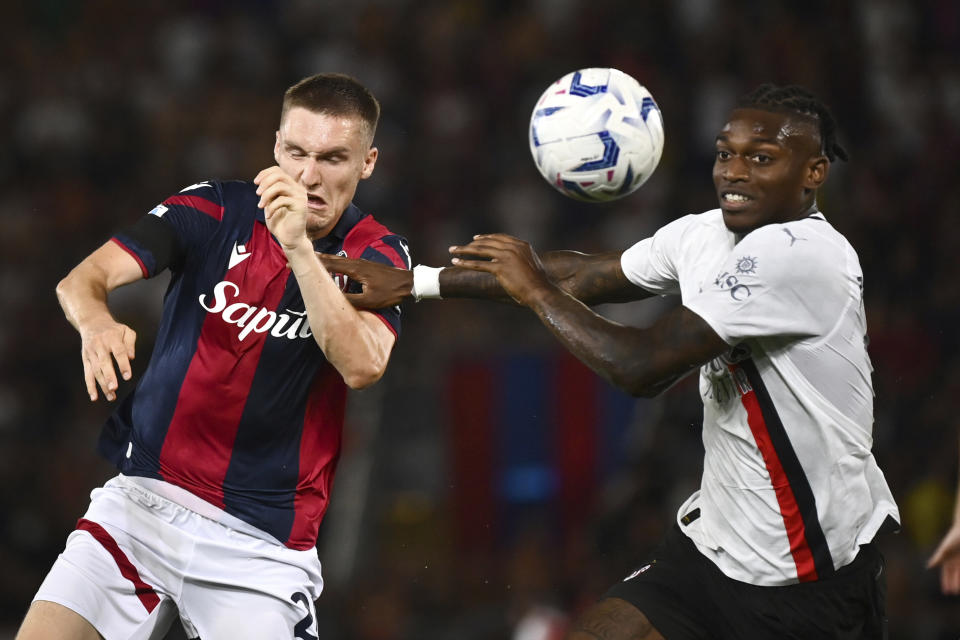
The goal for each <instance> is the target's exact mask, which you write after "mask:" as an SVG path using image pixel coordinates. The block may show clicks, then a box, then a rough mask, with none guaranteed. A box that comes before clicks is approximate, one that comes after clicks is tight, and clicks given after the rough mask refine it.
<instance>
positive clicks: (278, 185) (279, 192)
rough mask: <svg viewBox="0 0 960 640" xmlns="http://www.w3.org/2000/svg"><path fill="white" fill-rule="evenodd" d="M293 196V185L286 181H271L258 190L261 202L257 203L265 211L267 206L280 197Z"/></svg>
mask: <svg viewBox="0 0 960 640" xmlns="http://www.w3.org/2000/svg"><path fill="white" fill-rule="evenodd" d="M292 194H293V186H292V185H291V184H288V183H287V182H286V181H285V180H272V179H271V180H270V181H268V182H266V183H264V184H262V185H260V186H259V187H258V188H257V195H259V196H260V202H258V203H257V206H258V207H260V208H261V209H263V208H264V207H265V205H269V204H270V203H271V202H273V201H274V200H276V199H277V198H278V197H280V196H287V197H289V196H291V195H292Z"/></svg>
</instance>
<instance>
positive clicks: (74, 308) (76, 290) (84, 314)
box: [56, 263, 112, 331]
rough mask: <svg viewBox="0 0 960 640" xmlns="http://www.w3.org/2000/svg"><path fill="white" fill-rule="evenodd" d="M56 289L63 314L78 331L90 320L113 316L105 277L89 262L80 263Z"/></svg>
mask: <svg viewBox="0 0 960 640" xmlns="http://www.w3.org/2000/svg"><path fill="white" fill-rule="evenodd" d="M56 291H57V300H58V301H59V302H60V307H61V308H62V309H63V315H64V316H66V318H67V321H68V322H69V323H70V324H71V325H73V328H74V329H76V330H77V331H80V330H81V328H82V327H83V325H84V324H86V323H88V322H92V321H96V320H99V319H101V318H103V317H105V316H106V317H111V318H112V316H111V315H110V309H109V308H108V306H107V295H108V293H109V290H108V288H107V285H106V282H105V278H104V277H100V275H99V274H98V273H97V271H96V269H95V268H94V267H93V266H91V265H89V264H87V263H81V264H79V265H78V266H76V267H75V268H74V269H73V270H72V271H71V272H70V273H69V274H67V276H66V277H65V278H63V280H61V281H60V282H59V283H57V289H56Z"/></svg>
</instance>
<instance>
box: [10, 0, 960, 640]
mask: <svg viewBox="0 0 960 640" xmlns="http://www.w3.org/2000/svg"><path fill="white" fill-rule="evenodd" d="M9 4H10V3H5V5H4V7H3V12H2V19H0V42H2V45H0V51H2V52H3V57H2V63H0V122H2V123H3V124H2V127H0V143H2V149H3V153H2V154H0V185H2V189H0V223H2V227H0V230H2V233H0V296H2V297H0V300H2V308H3V313H2V314H0V505H2V509H0V567H2V569H0V575H2V578H0V638H6V637H12V635H13V632H14V629H15V628H16V625H17V624H18V622H19V620H20V618H21V617H22V615H23V613H24V612H25V610H26V608H27V606H28V603H29V601H30V599H31V597H32V594H33V593H34V591H35V590H36V588H37V586H38V585H39V583H40V581H41V580H42V579H43V576H44V575H45V572H46V570H47V569H48V567H49V565H50V564H51V563H52V561H53V560H54V558H55V557H56V555H57V553H59V551H60V550H61V549H62V546H63V543H64V540H65V538H66V535H67V533H68V532H69V531H70V530H71V529H72V528H73V525H74V522H75V521H76V518H77V517H79V516H80V515H81V514H82V512H83V510H84V508H85V506H86V503H87V497H88V493H89V491H90V490H91V489H92V488H93V487H94V486H97V485H98V484H100V483H102V482H103V481H104V480H105V479H107V478H108V477H110V475H112V470H111V469H110V468H109V467H108V466H107V465H106V464H105V463H104V462H102V461H100V460H99V459H98V458H97V456H96V454H95V453H94V450H93V446H94V442H95V438H96V434H97V432H98V429H99V426H100V424H101V423H102V421H103V419H104V418H105V416H106V415H107V413H108V411H109V410H110V407H108V406H106V404H105V403H103V402H102V401H101V402H100V403H97V404H91V403H90V402H89V401H88V400H87V398H86V397H85V394H84V389H83V383H82V369H81V365H80V361H79V357H78V356H79V346H80V341H79V338H78V336H77V335H76V333H75V332H74V331H73V330H72V328H71V327H70V326H69V325H68V324H67V322H66V321H65V320H64V319H63V317H62V314H61V312H60V310H59V308H58V306H57V303H56V299H55V296H54V286H55V284H56V282H57V281H58V280H59V278H61V277H62V276H63V275H65V274H66V273H67V271H69V269H70V268H71V267H72V266H73V265H74V264H76V263H77V262H78V261H80V260H81V259H82V258H83V257H84V256H85V255H86V254H88V253H89V252H90V251H92V250H93V249H94V248H96V247H97V246H99V245H100V244H101V243H102V242H104V241H105V240H106V239H107V238H108V237H109V236H110V234H111V232H112V231H113V230H115V229H117V228H119V227H122V226H125V225H128V224H130V223H132V222H133V221H135V220H137V219H138V218H139V216H141V215H142V214H143V213H145V212H146V211H148V210H150V209H151V208H152V207H153V206H154V205H155V204H157V203H158V202H160V201H161V200H163V199H164V198H166V197H167V196H168V195H171V194H173V193H175V192H177V191H179V190H180V189H182V188H183V187H185V186H187V185H190V184H193V183H195V182H198V181H200V180H204V179H208V178H224V179H232V178H243V179H250V178H252V177H253V176H254V175H255V174H256V173H257V172H258V171H259V170H260V169H262V168H263V167H265V166H268V165H269V164H272V162H273V160H272V156H271V152H272V146H273V137H274V131H275V129H276V126H277V119H278V116H279V109H280V98H281V95H282V92H283V90H284V89H285V88H286V87H287V86H289V85H290V84H292V83H293V82H295V81H296V80H298V79H300V78H301V77H303V76H306V75H310V74H312V73H315V72H318V71H325V70H333V71H344V72H348V73H351V74H353V75H355V76H357V77H358V78H359V79H360V80H361V81H363V82H364V83H365V84H367V85H368V86H370V87H371V88H372V89H373V90H374V92H375V93H376V94H377V96H378V97H379V99H380V100H381V102H382V105H383V111H384V115H383V121H382V124H381V126H380V129H379V132H378V135H377V141H376V142H377V145H378V146H379V148H380V153H381V155H380V161H379V162H378V165H377V168H376V172H375V174H374V177H373V179H372V180H370V181H369V182H367V183H364V184H362V185H361V188H360V191H359V192H358V203H359V204H360V205H361V206H362V207H363V208H364V209H365V210H367V211H369V212H372V213H374V214H375V215H376V216H377V217H378V218H379V219H380V220H381V221H382V222H385V223H386V224H387V225H388V226H390V227H391V228H393V229H394V230H396V231H397V232H399V233H401V234H403V235H405V236H407V237H408V238H409V240H410V244H411V248H412V252H413V256H414V261H415V262H420V263H425V264H434V265H439V264H444V263H445V262H446V247H447V246H449V245H450V244H454V243H461V242H464V241H466V240H468V239H469V237H470V236H471V235H472V234H474V233H478V232H488V231H506V232H510V233H514V234H516V235H519V236H521V237H524V238H525V239H528V240H530V241H531V242H532V243H533V244H534V245H535V246H536V247H537V248H539V249H544V250H546V249H552V248H568V247H569V248H577V249H580V250H584V251H600V250H620V249H624V248H626V247H627V246H629V245H630V244H632V243H633V242H634V241H636V240H639V239H641V238H643V237H645V236H646V235H648V234H649V233H650V232H652V231H653V230H654V229H655V228H657V227H658V226H660V225H661V224H663V223H665V222H667V221H669V220H672V219H674V218H676V217H678V216H680V215H683V214H686V213H693V212H699V211H702V210H706V209H710V208H713V207H714V206H715V205H716V200H715V196H714V194H713V192H712V185H711V181H710V166H711V163H712V139H713V136H714V135H715V133H716V130H717V128H718V126H719V125H720V124H721V123H722V118H724V117H725V115H726V113H727V110H728V108H729V107H730V106H731V105H732V103H733V101H734V100H735V98H736V97H737V96H739V95H740V94H742V93H745V92H746V91H748V90H750V89H752V88H753V87H754V86H755V85H757V84H759V83H760V82H763V81H768V80H772V81H776V82H780V83H801V84H804V85H806V86H808V87H809V88H811V89H812V90H814V91H815V92H816V93H817V94H819V95H820V96H821V97H823V98H824V100H825V101H826V102H827V103H828V104H830V105H832V107H833V109H834V112H835V114H836V116H837V119H838V121H839V123H840V127H841V141H842V142H843V143H844V144H845V145H846V147H847V148H848V150H849V151H850V153H851V161H850V162H849V163H848V164H844V163H837V164H835V165H834V166H833V168H832V175H831V178H830V181H829V182H828V183H827V185H826V186H825V187H824V188H823V189H822V192H821V197H820V204H821V207H822V209H823V210H824V211H825V213H826V215H827V217H828V219H829V220H830V221H831V222H832V223H833V224H834V225H835V226H836V227H837V228H838V229H840V230H841V231H842V232H843V233H844V234H845V235H846V236H847V237H848V238H849V239H850V241H851V242H852V243H853V245H854V247H855V248H856V249H857V250H858V252H859V255H860V260H861V263H862V266H863V269H864V273H865V280H866V298H867V306H868V319H869V324H870V336H871V346H870V353H871V356H872V358H873V362H874V365H875V367H876V371H875V375H874V384H875V388H876V392H877V397H876V424H875V429H874V435H875V452H876V456H877V458H878V460H879V461H880V464H881V467H882V468H883V469H884V471H885V473H886V474H887V478H888V480H889V482H890V484H891V486H892V488H893V491H894V493H895V495H896V497H897V500H898V503H899V505H900V508H901V513H902V516H903V521H904V523H903V524H904V526H903V530H902V532H901V533H900V534H898V535H896V536H890V537H888V538H885V539H883V540H882V547H883V549H884V551H885V553H886V555H887V558H888V566H889V573H888V579H889V613H890V619H891V630H892V634H891V635H892V637H893V638H910V639H912V640H924V639H940V638H956V637H957V635H958V633H960V619H958V618H960V615H958V612H960V607H958V606H957V601H956V600H955V599H949V598H945V597H943V596H941V595H940V594H939V588H938V581H937V574H936V572H933V571H927V570H925V569H924V564H925V561H926V558H927V557H928V556H929V553H930V552H931V550H932V548H933V547H934V546H935V543H936V541H937V540H938V537H939V536H940V535H941V534H942V533H943V531H944V530H945V528H946V526H947V524H948V522H949V518H950V515H951V513H952V505H953V499H954V487H955V483H956V466H957V463H956V458H957V428H958V425H957V419H956V417H955V416H956V413H957V411H956V405H957V399H958V397H960V367H958V360H957V357H956V356H957V347H958V344H957V338H956V330H955V327H956V326H957V320H958V313H960V287H958V285H957V283H956V278H957V273H958V269H957V256H958V254H960V240H958V235H957V233H956V232H955V227H956V225H957V216H956V213H957V209H958V205H960V187H958V180H957V166H958V165H957V158H958V157H960V64H958V62H960V5H958V4H957V3H956V2H954V1H953V0H911V1H907V0H861V1H859V2H842V1H841V2H831V1H827V0H808V1H807V2H803V3H776V2H767V1H760V0H758V1H756V2H737V1H733V0H682V1H677V2H664V1H660V2H629V3H627V2H622V3H619V2H614V1H612V0H590V1H589V2H586V1H581V0H529V1H527V2H506V1H501V2H482V1H480V0H454V1H451V2H413V1H412V0H379V1H378V0H359V1H355V2H351V3H345V2H333V1H323V2H309V1H307V0H292V1H289V2H266V1H265V2H255V1H253V0H246V1H227V0H206V1H197V2H144V3H125V2H116V1H107V0H101V1H96V0H94V1H90V2H77V3H75V2H68V1H66V0H34V1H33V2H31V3H29V8H28V7H26V6H8V5H9ZM17 4H18V5H19V3H17ZM23 4H26V3H23ZM134 6H135V9H134V8H133V7H134ZM588 66H612V67H617V68H619V69H621V70H623V71H626V72H628V73H630V74H632V75H634V76H635V77H636V78H637V79H639V80H640V82H641V83H642V84H644V85H646V86H647V87H648V88H649V89H650V90H651V91H652V93H653V95H654V97H655V98H656V99H657V101H658V103H659V105H660V107H661V109H662V111H663V114H664V119H665V123H666V132H667V134H666V150H665V152H664V156H663V159H662V161H661V163H660V166H659V168H658V170H657V172H656V173H655V174H654V176H653V178H652V179H651V180H650V181H649V182H648V183H647V184H646V185H645V186H644V187H643V188H642V189H641V190H640V191H639V192H637V193H636V194H634V195H632V196H630V197H629V198H627V199H625V200H622V201H620V202H618V203H614V204H608V205H583V204H578V203H575V202H573V201H569V200H567V199H565V198H564V197H563V196H561V195H559V194H557V193H555V192H554V191H553V190H552V189H550V187H549V186H547V185H546V183H544V182H543V181H542V180H541V178H540V177H539V175H538V174H537V172H536V170H535V168H534V166H533V163H532V161H531V159H530V155H529V150H528V145H527V124H528V119H529V116H530V112H531V109H532V107H533V103H534V101H535V100H536V98H537V97H538V96H539V94H540V92H541V91H542V90H543V89H544V88H545V87H546V86H547V85H548V84H549V83H550V82H553V81H554V80H556V79H557V78H559V77H560V76H562V75H564V74H565V73H567V72H568V71H572V70H574V69H577V68H582V67H588ZM158 280H159V281H158V282H149V283H140V284H138V285H136V286H134V287H131V288H128V290H121V291H118V292H117V295H116V296H115V298H114V299H113V301H112V302H113V303H114V304H113V307H114V309H115V312H116V314H117V316H118V317H119V318H120V319H121V320H123V321H125V322H127V323H129V324H131V325H132V326H133V327H134V328H135V329H136V330H137V331H138V332H139V336H140V337H139V342H138V347H139V352H138V358H137V360H136V363H135V371H138V372H142V370H143V367H144V366H145V364H146V360H147V356H148V354H149V349H150V345H151V344H152V339H153V332H154V331H155V327H156V321H157V317H158V309H159V304H160V300H161V298H162V294H163V290H164V282H163V281H164V280H165V278H158ZM665 304H666V303H664V302H657V301H652V302H642V303H637V304H633V305H627V306H623V307H619V308H615V307H610V308H605V309H603V312H604V313H606V314H609V315H610V316H611V317H615V318H617V319H618V320H621V321H623V322H628V323H634V324H645V323H649V322H650V320H651V318H653V317H655V316H656V315H657V314H658V313H660V312H661V311H662V310H663V309H664V308H665V306H664V305H665ZM405 313H406V315H405V321H404V332H403V335H402V337H401V340H400V342H399V343H398V346H397V347H396V351H395V353H394V356H393V360H392V363H391V366H390V369H389V370H388V372H387V375H386V376H385V378H384V379H383V380H382V381H381V382H380V383H379V384H378V385H376V386H375V387H373V388H371V389H369V390H367V391H364V392H360V393H356V394H354V397H353V398H352V409H351V414H350V419H349V421H348V425H347V429H346V447H345V452H344V456H343V459H342V462H341V467H340V471H339V473H338V476H337V482H336V491H335V495H334V503H333V506H332V507H331V510H330V512H329V513H328V516H327V519H326V520H325V522H324V525H323V528H322V532H321V540H320V545H319V546H320V557H321V561H322V562H323V563H324V572H325V576H326V580H327V585H326V589H325V591H324V594H323V595H322V597H321V598H320V600H319V601H318V615H319V618H320V625H321V627H320V628H321V637H323V638H328V639H340V638H344V639H345V638H351V639H354V638H355V639H362V640H387V639H393V638H398V639H399V638H418V639H419V638H427V639H434V638H436V639H440V638H477V639H480V638H517V640H537V639H547V638H552V637H557V636H556V634H557V633H559V632H560V630H562V628H563V625H564V621H565V616H567V615H569V614H573V613H575V612H577V611H579V610H581V609H582V608H583V607H584V606H586V605H588V604H589V603H590V602H592V601H593V600H594V599H595V598H597V597H598V596H599V595H600V594H601V593H602V592H603V590H604V589H605V588H606V587H607V586H608V585H609V584H612V583H613V582H614V581H617V580H619V579H621V578H622V577H623V576H624V575H625V574H626V573H628V572H629V571H630V570H632V569H633V568H634V563H635V562H637V561H638V560H640V559H641V558H642V557H643V555H644V553H645V552H647V551H649V550H650V548H651V547H652V545H653V544H654V543H655V542H656V540H657V539H658V538H659V536H660V535H661V534H662V532H663V531H664V530H665V528H666V527H667V526H669V525H670V523H671V522H672V521H673V518H674V514H675V511H676V508H677V507H678V505H679V503H680V502H681V500H682V499H683V498H684V497H686V495H687V494H688V493H689V492H690V491H691V490H693V489H694V488H695V487H696V485H697V483H698V479H699V473H700V469H701V462H702V460H701V455H702V450H701V448H700V447H701V445H700V442H699V432H698V426H697V425H698V421H699V419H700V405H699V402H698V399H697V397H696V388H695V385H694V384H693V383H692V382H691V381H687V382H685V383H682V384H681V385H679V386H677V387H675V388H674V389H672V390H671V391H669V392H668V393H666V394H665V395H664V396H662V397H660V398H658V399H655V400H633V399H631V398H629V397H627V396H624V395H623V394H620V393H619V392H616V391H615V390H613V389H612V388H610V387H609V386H608V385H606V383H604V382H602V381H599V380H598V379H597V378H596V377H595V376H593V375H592V374H591V373H589V372H588V371H587V370H585V369H583V368H582V367H581V366H580V365H578V364H577V363H576V362H574V361H572V360H571V359H570V358H569V357H568V356H566V355H564V354H563V353H562V351H561V350H559V349H558V347H557V346H556V345H555V343H554V342H553V341H552V339H551V338H550V337H549V336H548V335H547V332H546V331H545V330H544V329H543V328H542V327H541V326H540V325H539V324H538V323H537V322H536V321H535V320H534V318H533V317H532V314H530V313H529V312H525V311H523V310H520V309H514V308H511V307H508V306H504V305H497V304H484V303H477V302H471V301H448V302H434V301H429V302H423V303H420V304H417V305H414V304H409V305H407V306H406V311H405ZM538 625H540V626H539V627H538ZM538 629H539V631H538ZM551 634H553V635H551Z"/></svg>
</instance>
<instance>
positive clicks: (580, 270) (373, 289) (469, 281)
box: [318, 251, 651, 309]
mask: <svg viewBox="0 0 960 640" xmlns="http://www.w3.org/2000/svg"><path fill="white" fill-rule="evenodd" d="M318 257H319V258H320V261H321V262H322V263H323V265H324V266H325V267H326V268H327V269H328V270H329V271H330V272H332V273H342V274H344V275H346V276H347V277H349V278H350V279H351V280H353V281H355V282H359V283H360V284H361V285H362V286H363V291H362V293H358V294H348V295H347V298H348V299H349V300H350V301H351V302H352V303H353V304H354V306H356V307H357V308H361V309H381V308H383V307H390V306H393V305H396V304H400V303H401V302H402V301H404V300H406V299H407V298H419V296H421V295H423V296H424V297H433V298H436V297H441V298H475V299H484V300H500V301H503V302H512V301H513V298H511V297H510V296H509V295H508V294H507V292H506V291H504V289H503V287H502V286H501V285H500V283H499V282H498V281H497V279H496V278H495V277H494V276H493V275H491V274H489V273H484V272H481V271H474V270H471V269H461V268H458V267H446V268H444V269H442V270H440V269H436V268H432V267H423V266H419V265H418V266H417V267H415V268H414V270H412V271H408V270H406V269H398V268H396V267H390V266H387V265H382V264H378V263H375V262H368V261H366V260H355V259H352V258H343V257H340V256H331V255H326V254H318ZM543 267H544V270H545V271H546V273H547V275H548V277H549V278H550V279H551V280H552V281H553V282H555V283H556V284H557V286H559V287H560V288H561V289H562V290H564V291H566V292H567V293H569V294H570V295H572V296H573V297H575V298H577V299H578V300H581V301H583V302H585V303H586V304H590V305H593V304H601V303H605V302H628V301H631V300H640V299H642V298H646V297H649V296H650V295H651V294H650V293H648V292H646V291H645V290H643V289H641V288H639V287H637V286H635V285H634V284H633V283H631V282H630V281H629V280H627V278H626V276H625V275H624V273H623V269H621V267H620V253H619V252H615V253H601V254H586V253H580V252H577V251H551V252H549V253H546V254H544V256H543ZM422 270H425V272H421V271H422ZM431 277H432V278H434V279H435V281H433V282H429V279H430V278H431ZM425 280H426V282H424V281H425ZM415 285H416V287H415ZM415 288H416V290H417V291H416V292H415V290H414V289H415Z"/></svg>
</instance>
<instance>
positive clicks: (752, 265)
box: [737, 256, 757, 274]
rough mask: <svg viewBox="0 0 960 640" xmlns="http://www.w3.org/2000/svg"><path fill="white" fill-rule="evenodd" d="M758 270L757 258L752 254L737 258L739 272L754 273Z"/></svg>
mask: <svg viewBox="0 0 960 640" xmlns="http://www.w3.org/2000/svg"><path fill="white" fill-rule="evenodd" d="M756 272H757V259H756V258H754V257H752V256H743V257H742V258H737V273H740V274H748V273H749V274H754V273H756Z"/></svg>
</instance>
